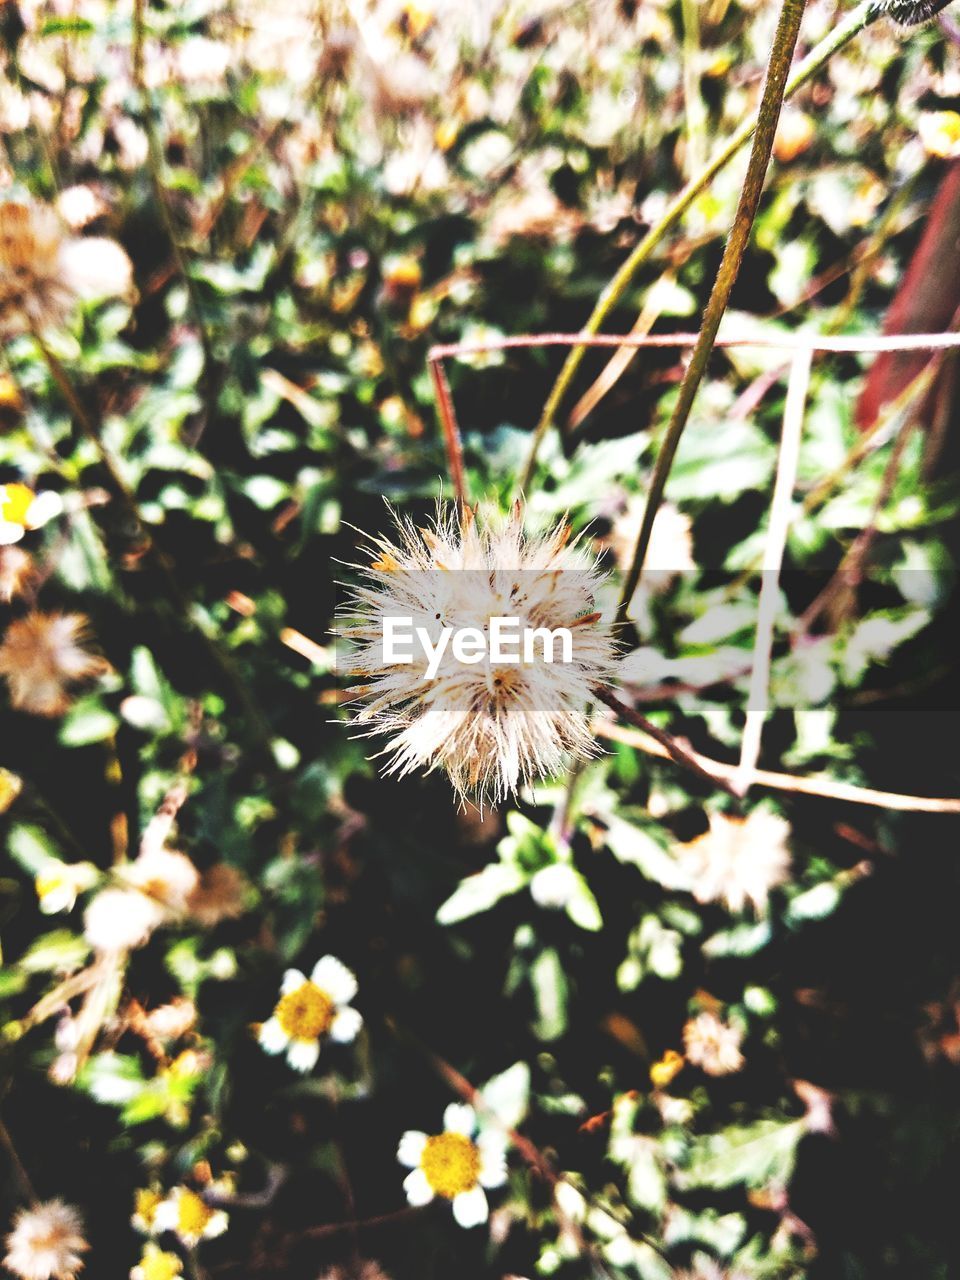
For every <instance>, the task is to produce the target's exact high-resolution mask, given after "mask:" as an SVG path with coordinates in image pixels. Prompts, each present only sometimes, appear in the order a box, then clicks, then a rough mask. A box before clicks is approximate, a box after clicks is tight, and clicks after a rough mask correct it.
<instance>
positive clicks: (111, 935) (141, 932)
mask: <svg viewBox="0 0 960 1280" xmlns="http://www.w3.org/2000/svg"><path fill="white" fill-rule="evenodd" d="M164 919H165V912H164V909H163V907H162V906H161V905H160V903H159V902H156V901H154V899H153V898H148V897H147V895H146V894H144V893H141V892H140V891H139V890H138V889H112V888H111V889H101V890H100V892H99V893H98V894H96V896H95V897H93V898H92V899H91V900H90V903H89V905H88V906H87V909H86V911H85V912H84V914H83V936H84V937H85V938H86V940H87V941H88V942H89V943H90V945H91V947H93V948H94V949H95V950H96V951H103V952H107V953H110V954H113V953H116V952H118V951H132V950H133V949H134V948H135V947H142V946H143V944H144V943H145V942H146V941H147V939H148V938H149V937H150V935H151V934H152V933H153V931H154V929H156V928H157V926H158V925H160V924H162V923H163V921H164Z"/></svg>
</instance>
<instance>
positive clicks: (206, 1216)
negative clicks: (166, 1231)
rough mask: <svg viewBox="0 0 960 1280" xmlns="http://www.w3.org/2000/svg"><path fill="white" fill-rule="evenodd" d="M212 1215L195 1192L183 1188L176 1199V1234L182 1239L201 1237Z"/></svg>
mask: <svg viewBox="0 0 960 1280" xmlns="http://www.w3.org/2000/svg"><path fill="white" fill-rule="evenodd" d="M213 1214H214V1210H213V1209H211V1208H210V1207H209V1205H205V1204H204V1203H203V1201H202V1200H201V1199H200V1197H199V1196H198V1195H197V1193H196V1192H195V1191H188V1190H187V1189H186V1188H184V1189H183V1190H182V1191H181V1192H180V1195H179V1197H178V1199H177V1234H178V1235H179V1236H182V1237H183V1238H184V1239H193V1238H194V1237H198V1238H199V1237H201V1236H202V1235H203V1233H204V1232H205V1231H206V1229H207V1226H208V1224H209V1222H210V1219H211V1218H212V1217H213Z"/></svg>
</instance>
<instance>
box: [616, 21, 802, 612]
mask: <svg viewBox="0 0 960 1280" xmlns="http://www.w3.org/2000/svg"><path fill="white" fill-rule="evenodd" d="M805 7H806V0H783V6H782V8H781V10H780V17H779V20H778V22H777V30H776V33H775V35H774V39H773V48H772V49H771V51H770V60H769V62H768V63H767V74H766V78H765V80H764V84H763V94H762V96H761V99H760V109H759V112H758V113H757V127H756V133H755V136H754V139H753V147H752V148H751V151H750V160H749V162H748V164H747V172H746V176H745V177H744V180H743V187H742V188H741V191H740V199H739V202H738V204H737V212H736V214H735V215H734V219H733V227H732V229H731V231H730V236H729V239H728V240H727V244H726V248H725V249H724V251H723V259H722V260H721V263H720V269H719V271H718V272H717V278H716V280H715V282H714V285H713V290H712V291H711V293H710V298H709V300H708V302H707V307H706V310H705V311H704V313H703V321H702V322H701V325H700V333H699V335H698V337H697V343H696V346H695V347H694V348H693V353H692V354H691V356H690V363H689V364H688V365H687V370H686V373H685V374H684V375H683V381H682V382H681V383H680V390H679V391H678V393H677V399H676V402H675V403H674V406H673V413H672V414H671V415H670V422H669V424H668V426H667V432H666V435H665V437H664V440H663V444H662V445H661V446H660V452H659V453H658V455H657V461H656V465H655V466H654V469H653V475H652V477H651V479H650V490H649V493H648V494H647V505H646V507H645V508H644V512H643V521H642V523H641V525H640V533H639V535H638V536H637V545H636V548H635V550H634V553H633V562H632V564H631V566H630V570H629V572H628V574H627V577H626V581H625V582H624V585H623V593H622V595H621V597H620V605H619V608H618V610H617V623H618V625H619V626H621V627H622V626H624V625H625V623H626V621H627V609H628V607H629V605H630V601H631V600H632V598H633V593H634V591H636V589H637V584H638V582H639V581H640V574H641V571H642V569H643V562H644V559H645V557H646V554H647V547H648V546H649V544H650V534H651V531H652V529H653V522H654V519H655V518H656V514H657V509H658V508H659V506H660V501H661V499H662V497H663V491H664V489H665V488H666V483H667V476H668V475H669V474H670V467H671V465H672V463H673V459H674V455H675V454H676V452H677V446H678V445H679V443H680V437H681V435H682V434H683V430H684V427H686V425H687V421H688V419H689V417H690V410H691V409H692V407H693V402H694V399H695V398H696V394H697V391H698V390H699V389H700V383H701V382H702V381H703V376H704V374H705V373H706V371H707V362H708V361H709V359H710V353H711V352H712V351H713V344H714V342H715V341H716V337H717V332H718V331H719V328H720V321H721V320H722V319H723V313H724V312H725V311H726V309H727V303H728V302H729V301H730V295H731V293H732V292H733V286H734V284H735V283H736V280H737V276H738V275H739V274H740V265H741V263H742V262H743V255H744V253H745V251H746V248H747V243H748V241H749V239H750V234H751V232H752V231H753V223H754V220H755V219H756V216H757V208H758V207H759V204H760V194H761V192H762V190H763V181H764V178H765V177H766V173H767V166H768V165H769V163H770V154H771V152H772V150H773V139H774V135H775V134H776V131H777V124H778V122H779V119H780V108H781V107H782V106H783V96H784V93H785V91H786V84H787V75H788V73H789V71H790V63H791V61H792V60H793V51H794V49H795V47H796V43H797V36H798V35H799V33H800V20H801V18H802V17H803V11H804V9H805Z"/></svg>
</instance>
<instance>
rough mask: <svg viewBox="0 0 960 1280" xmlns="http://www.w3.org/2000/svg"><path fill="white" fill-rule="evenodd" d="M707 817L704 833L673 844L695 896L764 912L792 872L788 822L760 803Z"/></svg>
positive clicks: (734, 908)
mask: <svg viewBox="0 0 960 1280" xmlns="http://www.w3.org/2000/svg"><path fill="white" fill-rule="evenodd" d="M707 817H708V821H709V823H710V826H709V829H708V830H707V831H705V832H704V833H703V835H700V836H697V838H696V839H695V840H691V841H690V842H689V843H688V844H680V845H677V846H676V856H677V858H678V860H679V862H680V865H681V867H682V868H683V870H684V872H685V873H686V875H687V876H688V877H689V880H690V885H691V890H692V892H693V896H694V897H695V898H696V899H697V901H698V902H723V903H724V904H725V905H726V907H727V909H728V910H730V911H733V912H739V911H742V910H743V908H744V907H745V906H746V904H747V903H748V902H749V903H750V904H751V905H752V906H753V909H754V911H755V912H756V913H757V915H764V914H765V913H766V910H767V904H768V901H769V898H770V892H771V890H773V889H775V888H776V887H777V886H778V885H781V884H783V883H784V882H785V881H786V880H787V879H788V878H789V875H790V850H789V849H788V847H787V839H788V837H789V835H790V824H789V823H788V822H787V821H786V819H785V818H781V817H780V816H779V815H778V814H775V813H771V812H770V810H769V809H764V808H758V809H754V810H753V812H752V813H751V814H750V815H749V816H748V817H746V818H737V817H731V816H730V815H728V814H725V813H716V812H715V813H710V814H708V815H707Z"/></svg>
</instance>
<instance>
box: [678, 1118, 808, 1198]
mask: <svg viewBox="0 0 960 1280" xmlns="http://www.w3.org/2000/svg"><path fill="white" fill-rule="evenodd" d="M804 1132H805V1123H804V1121H803V1120H789V1121H782V1120H758V1121H757V1122H756V1123H755V1124H752V1125H747V1126H746V1127H744V1128H730V1129H724V1130H723V1131H722V1132H721V1133H715V1134H707V1135H705V1136H704V1137H701V1138H697V1139H696V1140H695V1141H694V1142H693V1144H692V1146H691V1148H690V1152H689V1163H688V1165H687V1167H685V1168H684V1169H683V1171H682V1172H681V1173H678V1174H677V1176H676V1182H677V1185H678V1186H679V1187H681V1188H683V1189H687V1188H690V1187H713V1188H715V1189H718V1190H719V1189H722V1188H724V1187H732V1186H735V1185H736V1184H737V1183H741V1182H742V1183H744V1184H745V1185H746V1186H748V1187H764V1186H768V1185H770V1184H771V1183H775V1184H777V1185H778V1186H783V1185H786V1183H788V1182H789V1181H790V1175H791V1173H792V1172H793V1163H794V1159H795V1157H796V1151H797V1143H798V1142H799V1141H800V1139H801V1137H802V1136H803V1134H804Z"/></svg>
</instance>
